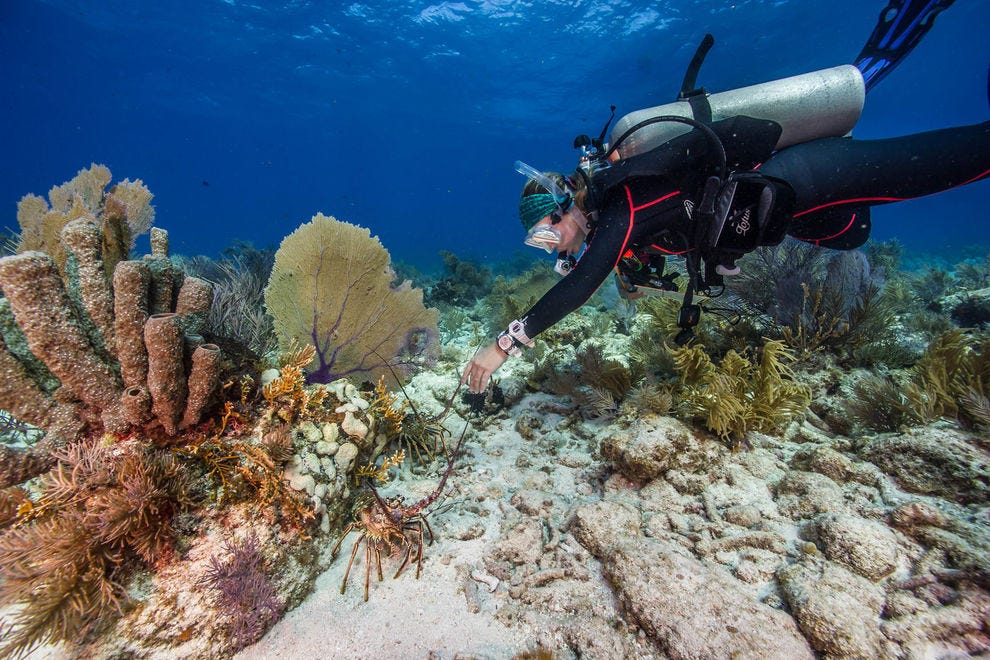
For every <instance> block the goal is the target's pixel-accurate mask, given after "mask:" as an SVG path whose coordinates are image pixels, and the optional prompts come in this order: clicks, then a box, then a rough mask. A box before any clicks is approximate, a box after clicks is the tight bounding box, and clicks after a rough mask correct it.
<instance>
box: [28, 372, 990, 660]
mask: <svg viewBox="0 0 990 660" xmlns="http://www.w3.org/2000/svg"><path fill="white" fill-rule="evenodd" d="M517 368H518V371H517V373H518V374H520V375H514V374H513V372H514V371H516V369H517ZM526 369H528V365H526V364H524V363H518V365H512V364H510V365H507V368H505V369H503V372H505V373H502V372H500V376H502V379H501V383H502V385H503V386H505V388H506V390H507V392H508V400H509V407H507V408H506V409H504V410H502V411H501V412H499V413H497V414H494V415H492V416H490V417H488V418H476V419H474V420H473V421H472V422H471V425H470V426H469V428H468V431H467V435H466V439H465V443H464V450H463V452H462V454H461V456H460V457H459V458H458V461H457V465H456V470H455V471H454V473H453V474H452V476H451V478H450V481H449V483H448V485H447V488H446V489H445V490H446V493H447V494H446V497H444V498H443V499H442V500H441V501H440V502H438V503H437V504H435V505H434V506H433V507H431V510H432V512H431V513H430V514H429V521H430V525H431V527H432V529H433V531H434V532H435V534H436V541H435V543H433V544H432V545H430V546H427V547H426V552H425V559H424V562H423V569H422V575H421V577H420V579H418V580H417V579H416V578H415V568H414V567H411V568H408V569H406V571H405V572H404V573H403V574H402V575H400V576H399V577H398V578H397V579H393V577H392V573H393V572H394V570H395V567H396V566H397V563H396V560H395V559H394V558H387V559H386V561H385V562H384V564H385V565H384V567H383V568H384V571H385V579H384V581H382V582H379V581H378V580H377V579H375V575H374V571H373V574H372V581H371V584H370V594H369V599H368V601H367V602H364V594H363V584H362V582H363V578H364V552H363V549H362V550H361V551H359V553H358V559H357V560H356V561H355V565H354V567H353V568H352V570H351V574H350V577H349V581H348V584H347V590H346V593H345V594H343V595H341V594H340V592H339V589H340V584H341V580H342V578H343V575H344V571H345V568H346V565H347V558H348V556H349V553H350V550H351V544H352V543H353V542H354V541H355V540H356V539H357V535H356V534H352V535H351V536H350V537H349V538H348V539H346V540H345V541H344V542H343V545H342V550H341V553H340V555H339V556H338V557H337V558H336V560H334V561H333V562H332V563H331V564H330V566H329V569H328V570H326V571H325V572H324V573H322V574H321V575H319V576H318V577H317V579H316V582H315V585H314V589H313V591H312V593H311V594H309V595H308V596H307V597H306V598H305V599H304V600H303V602H302V603H301V604H299V605H298V606H297V607H295V608H294V609H292V610H291V611H289V612H287V613H286V614H285V615H284V617H283V618H282V619H281V620H280V621H278V622H277V623H276V624H275V625H274V626H273V627H272V628H271V629H270V630H269V631H268V633H267V634H266V635H265V636H264V637H263V638H262V639H261V640H260V641H258V642H257V643H255V644H253V645H251V646H249V647H247V648H246V649H244V650H242V651H241V652H240V653H239V654H238V655H237V657H239V658H245V659H262V658H286V659H288V658H293V659H295V658H300V659H306V658H450V659H453V658H512V657H515V656H517V655H519V654H522V653H529V654H530V656H528V657H537V656H535V655H533V654H535V653H536V652H537V651H549V652H550V653H552V657H555V658H577V657H581V658H633V657H635V658H663V657H673V658H680V657H683V658H689V657H690V658H702V657H728V656H734V657H760V658H764V657H780V658H799V657H809V658H811V657H826V656H828V657H905V658H959V657H973V656H982V657H988V654H990V592H988V590H987V582H986V580H987V578H986V576H987V567H988V566H990V552H988V548H990V507H988V506H987V503H986V489H987V485H988V484H990V472H988V468H987V465H988V464H990V437H988V435H987V434H985V433H982V434H981V433H974V432H970V431H964V430H960V429H959V428H958V427H957V426H955V425H954V424H949V423H947V422H940V423H936V424H933V425H930V426H927V427H922V428H917V429H906V430H904V431H903V432H900V433H894V434H886V436H878V437H874V438H872V439H870V438H860V439H858V440H856V441H855V442H853V441H851V440H850V439H849V438H845V437H843V436H840V435H837V434H835V433H832V432H830V431H829V429H828V425H827V424H826V423H824V422H823V420H821V419H818V418H817V417H816V416H815V415H814V414H813V413H809V415H808V417H807V418H806V419H803V420H801V421H799V422H794V423H792V424H790V425H789V426H788V427H787V428H785V429H782V430H781V431H780V432H779V433H776V434H774V435H765V434H759V433H750V434H749V435H748V436H747V444H746V446H745V447H744V448H742V449H741V450H738V451H731V450H729V449H728V448H727V447H726V445H725V443H724V442H722V441H720V440H718V439H717V438H714V437H713V436H711V435H710V434H708V433H706V432H704V431H703V430H700V429H698V428H697V427H694V426H689V425H687V424H685V423H684V422H681V421H678V420H676V419H674V418H671V417H661V416H636V415H627V416H624V417H620V418H618V419H611V420H609V419H584V418H582V416H581V415H580V414H578V413H576V410H575V408H574V407H573V404H572V403H571V402H570V400H569V399H568V398H567V397H561V396H554V395H550V394H545V393H524V390H525V388H524V387H523V380H522V377H521V374H523V373H525V370H526ZM454 384H455V381H454V379H453V377H452V376H449V375H448V376H438V375H435V374H430V373H422V374H420V375H418V376H416V377H415V378H414V379H413V382H412V383H411V384H410V385H409V386H408V387H407V390H408V391H409V393H410V395H411V397H412V398H413V400H414V401H416V403H417V406H418V408H419V409H420V411H421V412H423V413H424V414H428V415H429V414H436V413H438V412H439V411H440V410H441V409H442V408H443V403H442V402H443V400H444V399H446V398H448V397H449V396H450V394H451V392H452V391H453V388H454ZM458 410H460V411H462V412H463V410H464V409H463V407H458ZM447 426H448V427H449V428H450V430H451V431H452V439H451V440H450V442H451V443H453V441H454V440H456V437H457V435H458V434H459V433H460V430H461V429H462V428H463V426H464V421H463V419H462V418H460V417H459V416H458V414H457V413H453V414H451V415H450V416H449V417H448V419H447ZM877 443H881V444H879V445H877ZM882 443H890V444H887V445H885V444H882ZM606 445H609V446H611V448H612V449H610V450H609V451H608V452H606V451H605V449H604V448H605V446H606ZM864 446H865V447H867V448H869V447H873V446H876V447H877V449H876V451H877V452H878V453H876V454H875V455H876V456H881V457H883V456H890V455H895V456H896V457H897V458H898V459H900V458H901V457H903V460H904V461H905V462H913V463H915V464H916V468H917V472H916V474H914V475H908V474H907V473H902V474H900V475H899V476H900V478H904V479H915V482H914V483H915V486H916V487H917V485H918V483H920V482H918V481H917V480H916V478H917V477H919V476H920V477H921V478H927V476H930V477H931V478H933V479H935V480H943V482H944V483H943V484H941V485H942V486H945V485H946V484H949V485H950V486H951V488H953V489H954V488H956V484H958V485H959V492H958V494H957V493H955V492H953V493H950V495H951V497H952V498H955V499H959V497H962V496H963V491H964V490H965V489H969V490H968V491H966V495H965V496H966V498H968V499H969V500H970V502H969V503H966V504H960V503H959V502H953V501H950V499H946V498H945V497H940V496H938V495H935V494H927V495H920V494H917V493H908V492H905V491H904V490H902V489H901V488H900V487H899V486H898V483H897V481H896V480H895V479H894V478H892V477H891V475H890V474H888V473H886V472H884V471H883V470H881V468H880V467H878V465H877V464H874V463H871V462H869V461H867V460H864V459H863V455H864V451H867V450H864V449H863V447H864ZM939 452H942V453H939ZM606 453H609V454H610V456H607V457H606V456H605V454H606ZM918 456H925V459H924V461H921V462H919V461H916V460H915V459H916V458H917V457H918ZM956 459H958V460H956ZM875 460H877V461H879V462H882V461H881V460H880V459H875ZM405 465H408V463H407V464H405ZM651 466H652V467H651ZM654 468H656V469H658V470H660V472H661V473H662V474H661V476H659V477H656V478H651V479H646V478H637V477H636V473H637V470H643V469H647V470H649V469H654ZM442 469H443V465H442V464H441V462H440V461H436V462H434V463H433V464H432V465H431V466H429V468H428V469H425V470H422V469H417V470H416V471H415V472H416V473H415V474H413V473H410V471H409V468H408V467H403V469H401V470H394V471H393V472H394V473H395V474H394V479H393V482H392V484H391V485H390V486H389V487H387V488H386V489H385V490H384V491H383V492H384V493H385V494H395V493H402V494H404V496H405V497H406V502H407V503H410V502H414V501H416V500H418V499H420V498H423V497H425V496H427V495H428V494H429V493H430V492H431V491H433V490H434V489H435V488H436V485H437V483H438V481H439V477H440V473H441V472H442ZM885 469H886V468H885ZM888 471H889V470H888ZM955 480H958V481H955ZM932 487H934V488H936V489H937V488H939V487H940V486H939V484H935V485H934V486H932ZM916 489H917V488H916ZM957 495H958V497H957ZM974 498H975V501H973V500H974ZM324 538H326V541H325V542H326V543H327V544H332V543H333V542H334V541H335V540H336V537H335V536H333V535H332V534H331V535H326V536H324ZM204 552H205V550H204ZM200 554H202V552H201V553H200ZM960 566H963V567H965V571H963V572H966V575H962V574H961V572H960V570H959V567H960ZM974 571H975V573H974ZM933 575H935V576H938V577H937V579H930V578H931V576H933ZM108 648H109V647H108ZM149 649H150V650H149ZM139 655H140V657H154V658H176V657H183V658H185V657H223V655H222V654H220V653H218V652H217V651H216V650H214V649H212V647H211V646H210V642H209V641H208V640H205V639H204V640H198V643H197V640H195V639H193V640H190V642H188V643H187V644H186V645H185V646H184V647H182V648H177V647H168V646H165V647H157V648H155V647H154V646H151V647H147V646H146V647H145V652H144V653H141V654H139ZM97 656H98V657H120V656H118V655H114V654H112V653H111V654H109V655H106V649H104V654H103V655H101V654H100V653H97ZM30 657H33V658H41V657H59V658H61V657H70V654H68V653H65V652H60V651H58V650H54V649H51V648H47V649H39V650H37V651H36V652H35V653H33V654H32V655H31V656H30ZM127 657H132V656H127ZM543 657H548V656H546V655H544V656H543Z"/></svg>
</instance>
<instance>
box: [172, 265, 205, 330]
mask: <svg viewBox="0 0 990 660" xmlns="http://www.w3.org/2000/svg"><path fill="white" fill-rule="evenodd" d="M211 305H213V286H212V285H211V284H210V283H209V282H207V281H206V280H201V279H199V278H198V277H187V278H186V279H185V280H184V281H183V282H182V287H181V288H180V289H179V299H178V301H176V303H175V313H176V314H178V315H179V318H180V319H181V322H182V328H183V330H185V332H186V334H199V333H200V332H202V331H203V327H205V325H206V317H207V315H208V314H209V313H210V306H211Z"/></svg>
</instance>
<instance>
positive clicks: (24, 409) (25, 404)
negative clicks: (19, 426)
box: [0, 338, 55, 429]
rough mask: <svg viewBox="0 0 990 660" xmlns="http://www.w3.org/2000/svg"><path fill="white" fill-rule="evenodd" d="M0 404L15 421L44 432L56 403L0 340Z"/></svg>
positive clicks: (0, 339)
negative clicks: (23, 422) (17, 420)
mask: <svg viewBox="0 0 990 660" xmlns="http://www.w3.org/2000/svg"><path fill="white" fill-rule="evenodd" d="M0 401H2V402H3V409H4V410H6V411H7V412H9V413H10V414H12V415H13V416H14V417H16V418H17V419H20V420H22V421H25V422H27V423H28V424H32V425H34V426H37V427H38V428H42V429H47V428H48V424H49V423H50V421H51V414H52V410H54V408H55V402H54V401H52V400H51V399H49V398H48V397H47V396H46V395H45V393H44V392H43V391H42V389H41V388H40V387H38V385H37V383H35V382H34V381H33V380H32V379H31V377H30V376H29V375H28V373H27V371H26V370H25V369H24V366H23V365H22V364H21V363H20V361H19V360H18V359H17V358H16V357H14V354H13V353H11V352H10V350H9V349H8V348H7V344H6V342H4V341H3V339H2V338H0Z"/></svg>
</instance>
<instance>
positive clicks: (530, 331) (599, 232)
mask: <svg viewBox="0 0 990 660" xmlns="http://www.w3.org/2000/svg"><path fill="white" fill-rule="evenodd" d="M617 211H618V212H614V213H605V212H604V211H603V212H602V213H601V215H600V218H599V222H598V226H597V227H596V229H595V233H594V239H593V240H591V241H589V243H588V247H587V249H586V250H585V253H584V255H583V256H582V257H581V259H580V261H578V263H577V265H576V266H575V267H574V269H573V270H572V271H571V272H570V273H569V274H568V275H567V276H566V277H564V279H562V280H561V281H559V282H557V284H555V285H554V286H553V288H551V289H550V290H549V291H547V292H546V293H545V294H544V295H543V297H542V298H540V299H539V301H537V303H536V304H535V305H533V307H532V308H530V310H529V311H528V312H526V314H525V315H524V316H523V318H522V319H520V321H521V322H522V326H523V328H524V334H525V336H526V337H535V336H536V335H537V334H539V333H541V332H543V331H544V330H546V329H547V328H549V327H550V326H552V325H553V324H555V323H556V322H557V321H559V320H560V319H562V318H564V317H565V316H567V315H568V314H570V313H571V312H573V311H574V310H576V309H577V308H579V307H580V306H581V305H583V304H584V303H585V302H587V300H588V298H590V297H591V295H592V294H593V293H594V292H595V291H596V290H597V289H598V287H599V286H600V285H601V284H602V282H604V281H605V279H606V278H607V277H608V274H609V273H610V272H611V271H612V269H613V268H614V267H615V264H616V263H617V262H618V259H619V255H621V254H622V249H623V247H624V246H625V244H626V241H627V239H628V236H629V229H630V220H629V212H628V209H625V210H624V211H623V209H621V208H618V209H617ZM508 357H509V356H508V354H507V353H506V352H505V351H503V350H502V349H501V348H499V347H498V344H497V343H495V342H492V343H491V344H489V345H488V346H485V347H484V348H482V349H480V350H479V351H478V352H477V353H475V355H474V357H472V358H471V361H470V362H468V364H467V366H466V367H465V368H464V373H463V375H462V376H461V383H464V384H467V386H468V389H469V390H470V391H472V392H483V391H484V390H485V388H486V387H487V386H488V381H489V380H490V379H491V377H492V374H493V373H494V372H495V371H496V370H498V368H499V367H501V366H502V364H503V363H504V362H505V360H506V359H507V358H508Z"/></svg>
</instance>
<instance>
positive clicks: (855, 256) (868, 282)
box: [728, 242, 903, 362]
mask: <svg viewBox="0 0 990 660" xmlns="http://www.w3.org/2000/svg"><path fill="white" fill-rule="evenodd" d="M741 266H742V268H743V271H742V274H741V275H740V276H739V277H737V278H733V279H732V280H730V281H729V283H728V284H729V286H730V288H731V291H732V293H733V295H734V296H735V298H737V299H738V300H739V301H740V302H741V308H740V309H741V311H742V312H744V313H746V314H750V315H755V316H757V317H762V318H763V319H764V320H763V323H764V325H765V326H766V329H767V331H768V332H770V333H771V334H774V335H776V336H781V337H783V339H784V341H785V342H786V344H787V345H788V346H790V347H791V348H793V349H795V350H796V351H798V354H799V356H801V357H805V356H808V355H809V354H811V353H814V352H816V351H819V350H823V349H828V350H830V351H832V352H835V353H837V354H839V355H840V357H846V358H849V357H858V358H859V359H863V360H879V361H886V360H885V357H886V355H887V354H888V353H889V354H890V359H891V360H892V361H895V362H896V361H899V360H901V359H902V356H903V352H902V351H898V350H896V341H895V340H896V337H895V335H894V334H893V332H892V328H893V327H894V321H895V315H894V305H893V302H892V300H891V299H889V298H888V297H887V296H885V295H883V288H884V287H883V284H884V279H883V277H881V276H880V275H879V274H878V272H875V271H873V270H871V268H870V263H869V261H868V260H867V259H866V257H865V255H864V254H863V253H862V252H858V251H849V252H827V251H823V250H820V249H818V248H814V247H811V246H808V245H805V244H802V243H796V242H785V243H782V244H781V245H779V246H777V247H774V248H762V249H760V250H757V251H756V252H754V253H752V254H751V255H747V257H746V258H745V260H744V261H742V262H741Z"/></svg>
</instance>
